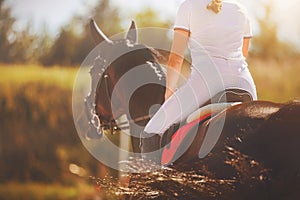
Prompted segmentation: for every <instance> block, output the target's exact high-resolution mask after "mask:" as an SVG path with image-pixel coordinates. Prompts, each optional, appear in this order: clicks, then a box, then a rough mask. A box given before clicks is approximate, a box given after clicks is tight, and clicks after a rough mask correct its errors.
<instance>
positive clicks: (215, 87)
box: [141, 0, 257, 152]
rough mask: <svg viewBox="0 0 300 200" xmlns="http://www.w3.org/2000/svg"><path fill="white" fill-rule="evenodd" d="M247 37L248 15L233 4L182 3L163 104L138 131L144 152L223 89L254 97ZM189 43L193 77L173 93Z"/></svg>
mask: <svg viewBox="0 0 300 200" xmlns="http://www.w3.org/2000/svg"><path fill="white" fill-rule="evenodd" d="M251 37H252V33H251V28H250V23H249V18H248V15H247V12H246V10H245V8H244V7H242V6H241V5H240V4H238V3H237V2H229V1H224V2H222V0H212V1H211V0H185V1H184V2H183V3H182V4H181V5H180V7H179V10H178V13H177V17H176V20H175V24H174V38H173V43H172V49H171V54H170V56H169V61H168V69H167V77H166V87H167V88H166V93H165V100H166V101H165V102H164V104H163V105H162V106H161V107H160V109H159V110H158V111H157V112H156V114H155V115H154V116H153V117H152V118H151V120H150V121H149V122H148V124H147V125H146V127H145V129H144V132H143V133H142V136H141V137H142V146H141V147H142V149H141V150H142V152H151V151H154V150H156V149H158V148H159V147H157V145H159V144H156V145H153V138H156V139H154V141H155V142H156V143H159V140H160V137H161V136H162V135H163V133H164V132H165V131H166V130H167V129H168V128H169V127H170V126H171V125H173V124H175V123H178V122H180V121H181V120H184V119H185V118H186V117H187V116H188V115H189V114H191V113H192V112H193V111H195V110H196V109H197V108H199V106H201V105H203V104H204V103H205V102H207V101H208V100H209V99H210V98H211V97H212V96H214V95H216V94H217V93H219V92H220V91H223V90H224V89H228V88H240V89H243V90H246V91H248V92H249V93H250V94H251V95H252V98H253V99H254V100H256V99H257V95H256V88H255V84H254V81H253V79H252V76H251V74H250V72H249V70H248V67H247V66H248V65H247V62H246V57H247V55H248V47H249V43H250V39H251ZM187 45H188V47H189V50H190V53H191V58H192V65H191V66H192V67H191V69H192V70H191V75H190V76H189V78H188V80H187V82H186V83H185V84H184V85H183V86H181V87H180V88H179V89H177V90H176V84H177V81H178V79H179V77H180V75H181V74H180V72H181V67H182V63H183V60H184V52H185V49H186V47H187ZM175 90H176V91H175ZM173 91H175V92H173ZM150 136H153V137H150ZM149 138H151V139H150V140H149ZM147 142H149V144H146V143H147ZM151 145H152V147H151ZM155 146H156V147H155Z"/></svg>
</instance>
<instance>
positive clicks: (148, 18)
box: [135, 8, 171, 28]
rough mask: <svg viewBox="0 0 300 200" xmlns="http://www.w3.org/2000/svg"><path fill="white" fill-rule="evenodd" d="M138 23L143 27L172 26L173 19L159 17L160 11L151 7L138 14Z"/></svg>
mask: <svg viewBox="0 0 300 200" xmlns="http://www.w3.org/2000/svg"><path fill="white" fill-rule="evenodd" d="M135 19H136V23H137V25H138V27H139V28H143V27H160V28H170V26H171V21H168V20H162V19H161V18H160V17H159V13H157V12H156V11H155V10H152V9H150V8H148V9H146V10H143V11H141V12H139V13H137V14H136V17H135Z"/></svg>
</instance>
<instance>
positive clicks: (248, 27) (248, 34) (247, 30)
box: [244, 13, 253, 38]
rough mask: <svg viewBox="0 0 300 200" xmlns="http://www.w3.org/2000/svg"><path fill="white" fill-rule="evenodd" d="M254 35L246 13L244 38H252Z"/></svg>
mask: <svg viewBox="0 0 300 200" xmlns="http://www.w3.org/2000/svg"><path fill="white" fill-rule="evenodd" d="M252 36H253V35H252V28H251V23H250V19H249V16H248V15H247V13H246V23H245V28H244V38H251V37H252Z"/></svg>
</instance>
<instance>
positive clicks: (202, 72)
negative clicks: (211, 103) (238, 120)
mask: <svg viewBox="0 0 300 200" xmlns="http://www.w3.org/2000/svg"><path fill="white" fill-rule="evenodd" d="M213 62H214V64H215V65H213V64H212V62H211V61H208V60H206V61H201V62H198V63H195V64H193V66H197V68H196V67H192V71H191V75H190V77H189V78H188V80H187V81H186V83H185V84H184V85H183V86H181V87H180V88H179V89H178V90H177V91H176V92H175V93H174V94H173V95H172V96H171V97H170V98H168V99H167V100H166V101H165V102H164V103H163V105H162V106H161V107H160V108H159V110H158V111H157V112H156V113H155V115H154V116H153V117H152V118H151V120H150V121H149V122H148V124H147V125H146V127H145V129H144V131H145V132H147V133H156V134H163V133H164V132H165V131H166V130H167V129H168V128H169V127H170V126H171V125H173V124H174V123H178V122H180V121H182V120H184V119H186V118H187V117H188V116H189V115H190V114H191V113H192V112H194V111H195V110H196V109H198V108H199V107H200V106H201V105H203V104H204V103H205V102H207V101H208V100H209V99H211V98H212V97H213V96H214V95H216V94H217V93H219V92H221V91H224V89H228V88H240V89H244V90H246V91H248V92H250V94H251V95H252V97H253V99H254V100H256V99H257V94H256V88H255V84H254V81H253V79H252V76H251V74H250V72H249V70H248V67H247V63H246V62H245V61H241V60H234V61H232V60H225V59H221V58H213ZM199 66H200V67H199Z"/></svg>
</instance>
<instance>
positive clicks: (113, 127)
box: [84, 56, 151, 137]
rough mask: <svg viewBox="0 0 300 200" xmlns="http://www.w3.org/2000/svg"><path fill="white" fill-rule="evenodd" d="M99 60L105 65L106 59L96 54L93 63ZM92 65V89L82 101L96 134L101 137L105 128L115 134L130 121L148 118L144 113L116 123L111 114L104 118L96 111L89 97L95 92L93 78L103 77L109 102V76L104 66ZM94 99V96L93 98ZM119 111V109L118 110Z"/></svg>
mask: <svg viewBox="0 0 300 200" xmlns="http://www.w3.org/2000/svg"><path fill="white" fill-rule="evenodd" d="M99 60H100V62H101V64H102V66H105V64H106V60H105V59H103V58H102V57H101V56H98V57H97V58H96V59H95V64H99V63H98V62H99ZM95 64H94V65H93V66H92V67H91V70H90V75H91V78H92V89H91V91H90V93H89V94H88V95H87V96H86V97H85V99H84V103H85V111H86V112H85V113H86V116H87V118H88V124H89V125H90V126H91V127H92V128H93V129H95V131H96V133H97V135H98V136H100V137H102V135H103V133H104V132H105V131H106V130H110V133H111V134H115V133H116V132H117V131H119V130H121V129H122V130H126V129H129V124H131V123H138V122H142V121H145V120H149V119H150V118H151V116H150V115H144V116H140V117H136V118H134V119H130V120H127V121H124V122H119V123H118V124H117V123H116V120H115V119H114V117H113V116H110V117H109V118H104V117H103V116H101V115H100V114H99V113H98V114H97V112H96V104H95V102H92V101H93V99H92V98H91V95H95V94H96V89H97V87H94V85H93V84H94V81H95V80H94V79H95V78H99V76H100V78H103V79H104V87H105V95H106V97H107V99H108V100H109V102H111V91H110V77H109V74H108V73H107V72H106V71H105V70H104V68H102V69H101V68H100V70H99V69H98V70H97V69H96V68H97V66H98V65H95ZM94 73H96V74H97V75H98V76H97V77H94V76H93V74H94ZM97 80H98V79H97ZM94 99H95V98H94ZM119 112H120V111H119Z"/></svg>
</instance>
